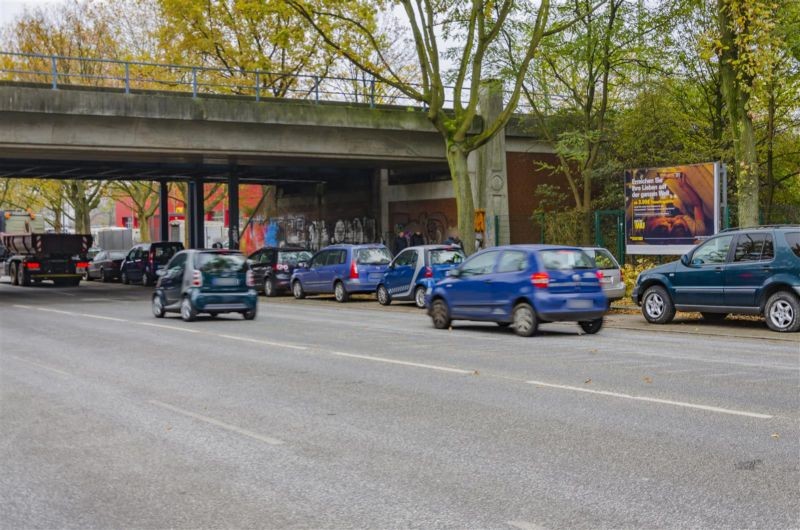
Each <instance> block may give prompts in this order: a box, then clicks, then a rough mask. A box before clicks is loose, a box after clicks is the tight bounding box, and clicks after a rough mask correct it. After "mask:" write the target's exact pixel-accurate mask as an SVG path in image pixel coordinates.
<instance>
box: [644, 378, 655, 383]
mask: <svg viewBox="0 0 800 530" xmlns="http://www.w3.org/2000/svg"><path fill="white" fill-rule="evenodd" d="M644 382H645V383H652V382H653V378H652V377H645V378H644Z"/></svg>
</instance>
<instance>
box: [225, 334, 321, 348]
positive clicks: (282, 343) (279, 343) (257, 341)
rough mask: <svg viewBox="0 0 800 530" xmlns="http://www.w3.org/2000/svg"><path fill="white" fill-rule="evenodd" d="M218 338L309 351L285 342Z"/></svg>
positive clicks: (245, 338)
mask: <svg viewBox="0 0 800 530" xmlns="http://www.w3.org/2000/svg"><path fill="white" fill-rule="evenodd" d="M216 336H217V337H220V338H223V339H231V340H239V341H242V342H252V343H254V344H263V345H265V346H277V347H279V348H290V349H293V350H307V349H308V348H307V347H305V346H298V345H296V344H287V343H285V342H273V341H270V340H261V339H251V338H249V337H238V336H236V335H216Z"/></svg>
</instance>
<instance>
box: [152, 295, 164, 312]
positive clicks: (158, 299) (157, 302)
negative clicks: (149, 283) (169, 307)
mask: <svg viewBox="0 0 800 530" xmlns="http://www.w3.org/2000/svg"><path fill="white" fill-rule="evenodd" d="M152 307H153V315H154V316H155V317H156V318H164V315H165V314H166V312H167V311H166V309H165V308H164V307H165V306H164V297H163V296H161V295H160V294H154V295H153V304H152Z"/></svg>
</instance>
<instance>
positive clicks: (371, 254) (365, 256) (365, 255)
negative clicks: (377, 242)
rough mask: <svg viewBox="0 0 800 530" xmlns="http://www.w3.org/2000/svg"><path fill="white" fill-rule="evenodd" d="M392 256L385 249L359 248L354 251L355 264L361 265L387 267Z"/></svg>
mask: <svg viewBox="0 0 800 530" xmlns="http://www.w3.org/2000/svg"><path fill="white" fill-rule="evenodd" d="M390 261H392V255H391V254H389V251H388V250H387V249H385V248H360V249H358V250H357V251H356V262H357V263H360V264H361V265H388V264H389V262H390Z"/></svg>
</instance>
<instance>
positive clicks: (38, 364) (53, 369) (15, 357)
mask: <svg viewBox="0 0 800 530" xmlns="http://www.w3.org/2000/svg"><path fill="white" fill-rule="evenodd" d="M4 357H9V358H11V359H16V360H17V361H22V362H23V363H26V364H31V365H33V366H38V367H39V368H42V369H43V370H49V371H51V372H55V373H57V374H60V375H65V376H67V377H72V374H71V373H69V372H65V371H64V370H59V369H58V368H53V367H52V366H48V365H46V364H42V363H37V362H36V361H31V360H30V359H23V358H22V357H17V356H16V355H4Z"/></svg>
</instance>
